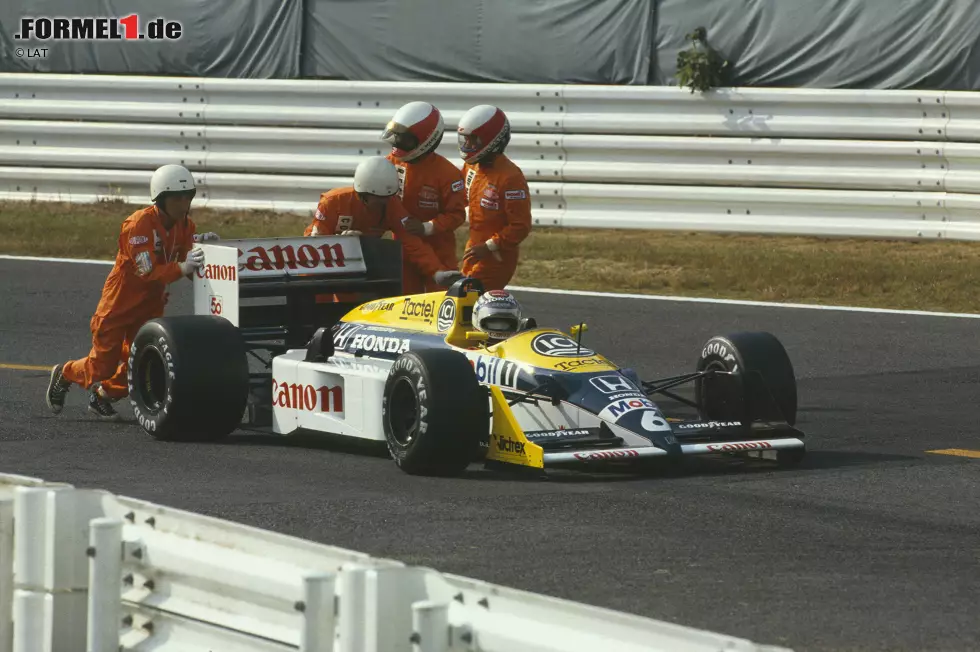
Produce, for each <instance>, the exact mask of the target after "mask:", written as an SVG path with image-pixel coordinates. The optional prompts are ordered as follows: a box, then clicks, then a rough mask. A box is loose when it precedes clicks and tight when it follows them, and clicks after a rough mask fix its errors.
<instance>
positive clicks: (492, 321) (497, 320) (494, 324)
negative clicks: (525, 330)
mask: <svg viewBox="0 0 980 652" xmlns="http://www.w3.org/2000/svg"><path fill="white" fill-rule="evenodd" d="M473 327H474V328H476V329H477V330H479V331H482V332H484V333H486V334H487V335H489V336H490V337H491V338H492V339H495V340H504V339H507V338H508V337H510V336H511V335H514V334H515V333H517V331H518V330H519V329H520V327H521V304H520V303H518V302H517V299H516V298H514V295H513V294H511V293H510V292H505V291H503V290H490V291H489V292H484V293H483V295H482V296H481V297H480V298H479V299H477V300H476V305H474V306H473Z"/></svg>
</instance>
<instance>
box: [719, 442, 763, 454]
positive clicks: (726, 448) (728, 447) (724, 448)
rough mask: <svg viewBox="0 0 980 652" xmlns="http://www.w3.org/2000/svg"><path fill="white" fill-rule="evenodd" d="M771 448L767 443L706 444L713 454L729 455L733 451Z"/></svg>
mask: <svg viewBox="0 0 980 652" xmlns="http://www.w3.org/2000/svg"><path fill="white" fill-rule="evenodd" d="M766 448H772V444H770V443H769V442H767V441H744V442H735V443H732V444H708V450H709V451H711V452H713V453H730V452H734V451H755V450H764V449H766Z"/></svg>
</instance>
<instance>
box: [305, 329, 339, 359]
mask: <svg viewBox="0 0 980 652" xmlns="http://www.w3.org/2000/svg"><path fill="white" fill-rule="evenodd" d="M333 353H334V348H333V337H331V335H330V329H329V328H327V327H326V326H321V327H320V328H318V329H316V332H315V333H313V337H311V338H310V341H309V343H308V344H307V345H306V358H305V360H306V362H326V361H327V359H329V358H330V356H332V355H333Z"/></svg>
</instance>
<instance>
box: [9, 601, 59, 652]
mask: <svg viewBox="0 0 980 652" xmlns="http://www.w3.org/2000/svg"><path fill="white" fill-rule="evenodd" d="M47 599H48V595H47V594H46V593H40V592H38V591H24V590H21V589H17V590H16V591H14V609H13V618H14V652H48V651H49V650H51V628H50V627H48V623H49V618H48V613H47V611H48V609H47V601H48V600H47Z"/></svg>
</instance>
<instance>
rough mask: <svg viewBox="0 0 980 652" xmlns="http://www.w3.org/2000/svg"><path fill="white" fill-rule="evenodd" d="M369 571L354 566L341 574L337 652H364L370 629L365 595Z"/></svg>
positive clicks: (346, 567) (347, 567)
mask: <svg viewBox="0 0 980 652" xmlns="http://www.w3.org/2000/svg"><path fill="white" fill-rule="evenodd" d="M367 573H368V569H367V568H365V567H363V566H357V565H354V564H350V565H345V566H344V567H343V569H342V570H341V572H340V607H339V609H338V611H339V613H338V616H339V618H338V625H339V629H340V640H339V643H340V647H339V649H338V651H337V652H363V651H364V641H365V640H366V637H365V634H366V629H367V627H368V622H367V614H366V609H365V595H366V590H367V589H366V586H367Z"/></svg>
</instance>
